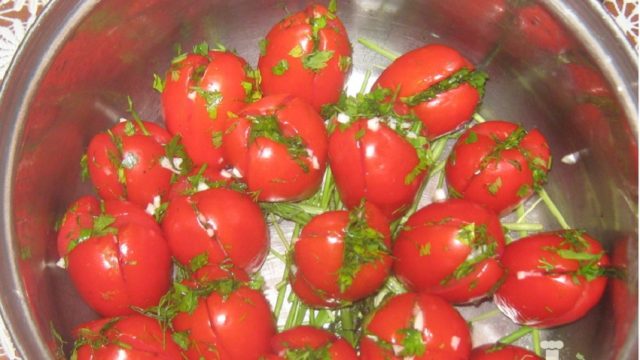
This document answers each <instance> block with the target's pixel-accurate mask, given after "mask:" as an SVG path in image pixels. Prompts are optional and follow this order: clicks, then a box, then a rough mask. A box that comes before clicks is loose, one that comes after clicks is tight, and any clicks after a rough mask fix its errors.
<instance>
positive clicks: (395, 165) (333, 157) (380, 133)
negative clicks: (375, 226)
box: [329, 119, 426, 221]
mask: <svg viewBox="0 0 640 360" xmlns="http://www.w3.org/2000/svg"><path fill="white" fill-rule="evenodd" d="M369 121H371V119H369V120H367V119H361V120H357V121H355V122H354V123H352V124H350V125H349V126H348V127H347V128H346V129H344V130H343V129H340V127H339V126H338V128H337V129H336V130H335V131H334V132H333V133H332V134H331V135H330V136H329V166H330V167H331V171H332V173H333V176H334V178H335V182H336V187H337V188H338V192H339V193H340V198H341V199H342V202H343V203H344V205H345V206H346V207H347V208H353V207H355V206H357V205H358V204H360V201H361V200H362V199H366V201H367V202H370V203H371V204H373V205H375V206H376V207H377V208H378V209H380V210H381V211H382V212H383V213H384V214H385V216H387V218H388V219H389V220H390V221H393V220H395V219H398V218H400V217H401V216H402V215H403V214H404V213H405V212H406V210H408V209H409V207H410V206H411V204H412V203H413V200H414V198H415V196H416V194H417V192H418V189H419V188H420V184H421V183H422V180H423V179H424V177H425V176H426V171H423V172H421V173H420V174H419V175H418V176H416V177H415V178H414V179H413V180H412V181H411V182H410V183H406V179H407V176H408V175H409V174H410V173H411V171H412V170H413V169H414V168H415V167H416V166H417V165H418V163H419V159H418V155H417V154H416V150H415V149H414V147H413V146H412V145H411V144H409V143H408V142H407V141H406V140H405V139H404V138H403V137H402V136H400V135H398V134H397V133H396V132H395V131H393V130H392V129H390V128H389V127H388V126H387V125H386V124H384V123H382V122H380V123H379V127H378V128H376V130H375V131H374V130H371V129H370V128H369V125H368V123H369ZM361 134H362V135H361Z"/></svg>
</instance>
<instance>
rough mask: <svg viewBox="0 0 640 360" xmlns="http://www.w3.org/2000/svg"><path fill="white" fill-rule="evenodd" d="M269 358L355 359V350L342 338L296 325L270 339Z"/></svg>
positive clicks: (356, 357) (293, 359) (309, 327)
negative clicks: (271, 352)
mask: <svg viewBox="0 0 640 360" xmlns="http://www.w3.org/2000/svg"><path fill="white" fill-rule="evenodd" d="M271 350H272V351H273V352H274V353H275V354H276V355H269V357H267V358H270V359H274V360H275V359H282V360H297V359H323V360H325V359H326V360H356V359H358V356H357V355H356V352H355V350H354V349H353V347H352V346H351V345H349V343H348V342H346V341H345V340H344V339H341V338H338V337H336V336H335V335H334V334H332V333H330V332H328V331H326V330H323V329H318V328H314V327H312V326H305V325H303V326H296V327H294V328H291V329H289V330H285V331H283V332H281V333H279V334H277V335H276V336H274V337H273V338H272V339H271Z"/></svg>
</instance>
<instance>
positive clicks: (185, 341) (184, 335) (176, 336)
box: [171, 331, 191, 350]
mask: <svg viewBox="0 0 640 360" xmlns="http://www.w3.org/2000/svg"><path fill="white" fill-rule="evenodd" d="M171 339H173V342H175V343H176V344H177V345H178V346H179V347H180V348H181V349H182V350H189V347H190V346H191V340H190V337H189V332H187V331H181V332H178V331H174V332H172V333H171Z"/></svg>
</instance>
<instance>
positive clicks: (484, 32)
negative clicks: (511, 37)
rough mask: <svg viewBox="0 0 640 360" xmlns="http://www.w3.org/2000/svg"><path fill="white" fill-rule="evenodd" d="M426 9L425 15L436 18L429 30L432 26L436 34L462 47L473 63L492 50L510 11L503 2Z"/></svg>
mask: <svg viewBox="0 0 640 360" xmlns="http://www.w3.org/2000/svg"><path fill="white" fill-rule="evenodd" d="M425 5H426V6H427V7H428V10H427V11H429V12H431V13H432V14H438V15H437V16H435V17H434V19H431V21H430V22H429V27H432V26H434V25H435V30H436V31H437V32H438V33H439V34H441V35H445V36H446V37H447V39H450V40H449V41H451V40H454V41H455V42H460V43H462V44H464V45H465V51H467V54H469V55H473V57H474V58H476V59H483V58H485V57H486V56H488V55H489V54H490V53H491V51H492V50H493V49H495V47H496V45H497V43H498V41H499V40H500V38H501V36H502V34H503V33H504V26H505V24H504V20H505V19H507V18H508V14H509V10H510V6H509V5H508V4H507V1H506V0H475V1H468V0H449V1H433V2H427V3H425ZM469 14H473V21H469V19H468V16H469ZM434 23H435V24H434ZM438 30H439V31H438ZM469 52H470V53H469Z"/></svg>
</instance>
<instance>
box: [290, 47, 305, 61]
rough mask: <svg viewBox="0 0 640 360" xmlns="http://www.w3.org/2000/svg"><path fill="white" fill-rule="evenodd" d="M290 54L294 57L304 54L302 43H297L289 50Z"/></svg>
mask: <svg viewBox="0 0 640 360" xmlns="http://www.w3.org/2000/svg"><path fill="white" fill-rule="evenodd" d="M289 55H291V56H292V57H294V58H299V57H302V55H304V49H303V48H302V46H300V44H297V45H296V46H295V47H294V48H293V49H291V51H289Z"/></svg>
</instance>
